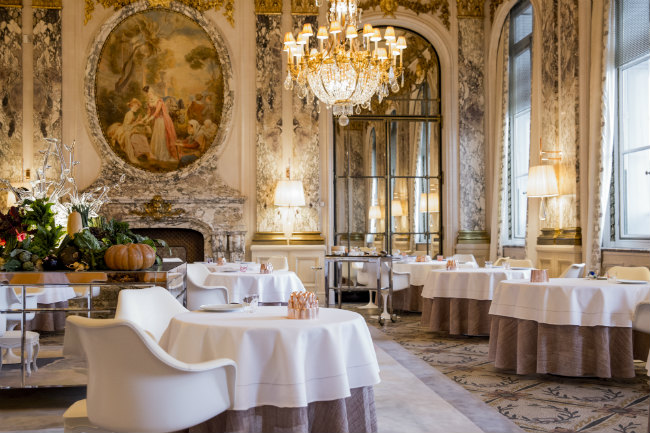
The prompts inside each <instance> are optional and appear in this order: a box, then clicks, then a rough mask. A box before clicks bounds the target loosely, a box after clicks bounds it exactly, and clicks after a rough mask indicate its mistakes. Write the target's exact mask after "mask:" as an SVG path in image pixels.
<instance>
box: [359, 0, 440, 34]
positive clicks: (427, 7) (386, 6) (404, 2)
mask: <svg viewBox="0 0 650 433" xmlns="http://www.w3.org/2000/svg"><path fill="white" fill-rule="evenodd" d="M377 6H379V8H380V9H381V11H382V12H383V13H384V16H385V17H386V16H388V17H395V12H396V11H397V8H398V6H401V7H403V8H404V9H408V10H410V11H413V12H415V13H416V14H418V15H419V14H431V15H435V14H438V16H439V18H440V20H441V21H442V23H443V24H444V25H445V27H447V30H449V25H450V23H449V1H448V0H399V1H398V0H362V1H361V2H359V7H360V8H362V9H367V8H372V9H374V8H376V7H377Z"/></svg>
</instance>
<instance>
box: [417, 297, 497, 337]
mask: <svg viewBox="0 0 650 433" xmlns="http://www.w3.org/2000/svg"><path fill="white" fill-rule="evenodd" d="M491 302H492V301H490V300H478V299H465V298H433V299H431V298H422V319H421V320H422V321H421V323H422V325H424V326H425V327H426V328H427V329H428V330H429V331H447V332H449V333H450V334H454V335H488V334H489V333H490V315H489V314H488V312H489V311H490V304H491Z"/></svg>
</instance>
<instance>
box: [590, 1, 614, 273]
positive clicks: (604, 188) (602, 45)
mask: <svg viewBox="0 0 650 433" xmlns="http://www.w3.org/2000/svg"><path fill="white" fill-rule="evenodd" d="M613 7H614V6H613V0H597V1H595V2H594V7H593V8H592V14H593V15H592V26H591V28H592V31H591V58H592V62H591V71H590V74H591V75H590V83H591V84H590V89H589V90H590V95H591V100H592V101H593V102H592V103H591V104H590V112H589V118H590V122H589V137H590V139H589V180H590V182H589V186H588V188H589V192H588V198H589V200H590V203H589V210H588V213H587V227H586V237H585V244H584V245H585V248H584V249H583V255H584V257H583V258H584V260H585V263H587V268H588V270H590V271H595V272H597V273H599V271H600V265H601V246H602V243H603V234H604V233H605V232H606V230H605V220H606V212H607V203H608V199H609V186H610V182H611V175H612V149H613V145H614V126H615V119H614V116H615V110H616V107H615V101H616V99H615V97H616V94H615V92H616V82H615V66H614V32H613V31H610V29H612V30H613V26H612V16H613V13H612V9H613Z"/></svg>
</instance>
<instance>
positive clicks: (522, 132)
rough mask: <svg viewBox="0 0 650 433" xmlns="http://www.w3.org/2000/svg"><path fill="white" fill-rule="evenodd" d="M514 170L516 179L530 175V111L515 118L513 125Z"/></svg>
mask: <svg viewBox="0 0 650 433" xmlns="http://www.w3.org/2000/svg"><path fill="white" fill-rule="evenodd" d="M512 142H513V147H514V149H513V160H514V164H513V170H512V174H513V176H515V177H519V176H521V175H524V174H527V173H528V157H529V153H530V110H528V111H525V112H523V113H520V114H518V115H516V116H515V119H514V125H513V136H512Z"/></svg>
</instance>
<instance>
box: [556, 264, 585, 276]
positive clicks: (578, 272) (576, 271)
mask: <svg viewBox="0 0 650 433" xmlns="http://www.w3.org/2000/svg"><path fill="white" fill-rule="evenodd" d="M584 274H585V264H584V263H574V264H572V265H571V266H569V267H567V268H566V269H565V270H564V272H562V275H560V278H582V277H583V276H584Z"/></svg>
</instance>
